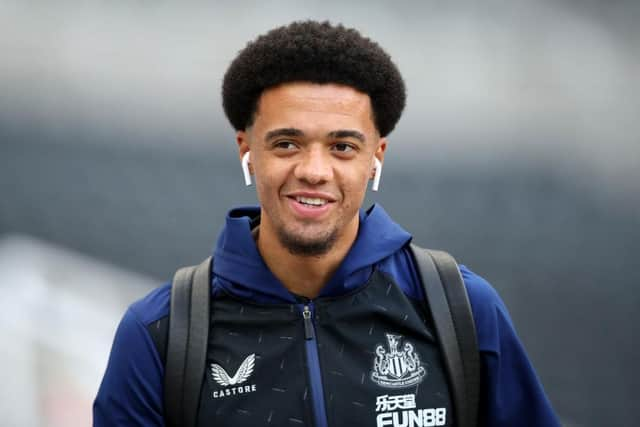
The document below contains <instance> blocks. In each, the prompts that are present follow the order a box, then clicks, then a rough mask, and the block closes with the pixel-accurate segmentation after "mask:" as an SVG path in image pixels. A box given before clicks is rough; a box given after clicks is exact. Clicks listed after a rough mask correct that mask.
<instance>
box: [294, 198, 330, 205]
mask: <svg viewBox="0 0 640 427" xmlns="http://www.w3.org/2000/svg"><path fill="white" fill-rule="evenodd" d="M296 200H297V201H298V202H299V203H304V204H305V205H313V206H322V205H324V204H325V203H327V201H326V200H325V199H314V198H311V197H300V196H298V197H296Z"/></svg>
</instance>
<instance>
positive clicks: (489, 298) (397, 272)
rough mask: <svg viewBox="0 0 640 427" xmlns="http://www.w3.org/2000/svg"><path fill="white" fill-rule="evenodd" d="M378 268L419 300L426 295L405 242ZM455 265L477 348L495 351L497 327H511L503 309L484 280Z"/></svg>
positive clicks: (498, 336) (422, 299)
mask: <svg viewBox="0 0 640 427" xmlns="http://www.w3.org/2000/svg"><path fill="white" fill-rule="evenodd" d="M378 268H379V269H380V270H381V271H382V272H384V273H386V274H388V275H389V276H391V277H393V278H394V280H395V281H396V283H397V285H398V286H399V287H400V289H402V291H403V292H404V294H405V295H406V296H407V297H409V298H411V299H414V300H420V301H424V300H425V299H426V297H425V295H424V291H423V289H422V285H421V282H420V277H419V274H418V271H417V270H416V267H415V263H414V261H413V257H412V256H411V253H410V251H409V245H406V246H405V247H403V248H402V249H401V250H399V251H396V252H395V253H394V254H392V255H391V256H389V257H387V258H385V259H384V260H382V261H381V262H380V263H379V264H378ZM459 268H460V273H461V275H462V279H463V281H464V284H465V288H466V290H467V295H468V296H469V303H470V304H471V310H472V312H473V318H474V322H475V325H476V333H477V335H478V345H479V347H480V350H483V351H489V352H497V351H498V349H499V341H500V335H499V333H500V329H503V330H504V329H512V328H513V326H512V324H511V320H510V319H509V315H508V313H507V309H506V308H505V306H504V303H503V302H502V299H501V298H500V296H499V295H498V293H497V292H496V290H495V289H494V288H493V286H491V284H489V282H488V281H487V280H485V279H484V278H482V277H481V276H480V275H478V274H476V273H474V272H473V271H471V270H470V269H469V268H468V267H466V266H465V265H461V264H460V265H459Z"/></svg>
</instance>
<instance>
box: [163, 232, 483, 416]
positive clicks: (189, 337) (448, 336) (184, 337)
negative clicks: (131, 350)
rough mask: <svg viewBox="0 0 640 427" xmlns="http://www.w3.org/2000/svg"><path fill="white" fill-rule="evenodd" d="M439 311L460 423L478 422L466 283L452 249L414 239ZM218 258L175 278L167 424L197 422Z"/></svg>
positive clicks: (432, 307) (475, 354) (435, 313)
mask: <svg viewBox="0 0 640 427" xmlns="http://www.w3.org/2000/svg"><path fill="white" fill-rule="evenodd" d="M409 249H410V250H409V252H410V253H411V255H412V257H413V259H414V261H415V266H416V268H417V271H418V273H419V275H420V279H421V282H422V286H423V289H424V293H425V296H426V300H427V306H428V309H429V311H430V313H431V315H432V317H433V322H434V326H435V329H436V334H437V336H438V341H439V343H440V350H441V352H442V354H443V356H444V357H443V359H444V361H445V363H444V365H445V370H446V372H447V376H448V379H449V384H450V386H451V392H452V397H453V407H454V412H455V419H456V420H457V422H456V425H457V426H458V427H476V426H477V425H478V409H479V400H480V357H479V351H478V343H477V338H476V331H475V325H474V321H473V315H472V312H471V306H470V304H469V298H468V296H467V292H466V288H465V285H464V282H463V280H462V276H461V275H460V270H459V269H458V264H457V263H456V261H455V259H454V258H453V257H452V256H451V255H449V254H448V253H446V252H442V251H436V250H430V249H424V248H421V247H419V246H416V245H414V244H410V245H409ZM212 263H213V258H212V257H209V258H207V259H206V260H204V261H203V262H202V263H201V264H199V265H197V266H191V267H184V268H181V269H179V270H178V271H177V272H176V273H175V276H174V278H173V285H172V289H171V312H170V316H169V332H168V333H169V336H168V343H167V358H166V364H165V376H164V408H165V423H166V426H167V427H177V426H195V423H196V416H197V412H198V405H199V400H200V388H201V385H202V378H203V375H204V372H205V365H206V353H207V342H208V338H209V321H210V306H209V305H210V304H209V302H210V288H211V286H210V283H211V277H210V272H211V271H212Z"/></svg>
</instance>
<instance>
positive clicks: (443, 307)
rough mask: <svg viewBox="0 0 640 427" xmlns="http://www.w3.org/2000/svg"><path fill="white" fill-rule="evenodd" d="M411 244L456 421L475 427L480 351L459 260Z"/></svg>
mask: <svg viewBox="0 0 640 427" xmlns="http://www.w3.org/2000/svg"><path fill="white" fill-rule="evenodd" d="M409 248H410V252H411V254H412V256H413V259H414V261H415V264H416V267H417V270H418V273H419V274H420V279H421V281H422V286H423V288H424V292H425V298H426V300H427V305H428V308H429V310H430V312H431V315H432V317H433V323H434V326H435V329H436V333H437V336H438V340H439V341H440V348H441V350H442V353H443V355H444V361H445V365H446V370H447V373H448V374H449V383H450V385H451V388H452V394H453V401H454V411H455V418H456V425H457V426H459V427H476V426H477V425H478V409H479V405H480V354H479V350H478V342H477V338H476V330H475V324H474V320H473V313H472V312H471V305H470V304H469V298H468V296H467V291H466V288H465V285H464V282H463V280H462V276H461V275H460V270H459V269H458V264H457V263H456V261H455V259H454V258H453V257H452V256H451V255H449V254H448V253H446V252H442V251H434V250H430V249H424V248H421V247H419V246H416V245H414V244H411V245H410V246H409Z"/></svg>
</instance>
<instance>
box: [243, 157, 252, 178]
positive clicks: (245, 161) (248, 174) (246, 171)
mask: <svg viewBox="0 0 640 427" xmlns="http://www.w3.org/2000/svg"><path fill="white" fill-rule="evenodd" d="M249 153H250V151H247V152H246V153H244V156H242V174H243V175H244V183H245V185H247V186H249V185H251V172H249Z"/></svg>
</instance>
